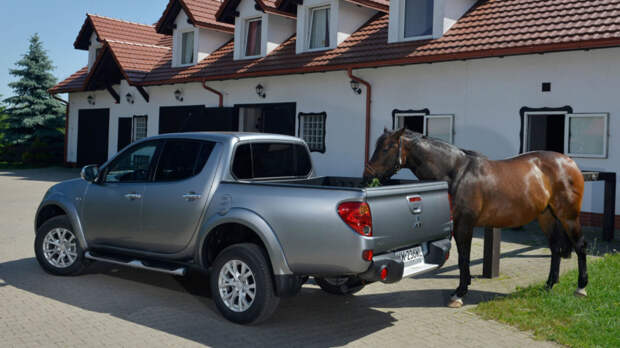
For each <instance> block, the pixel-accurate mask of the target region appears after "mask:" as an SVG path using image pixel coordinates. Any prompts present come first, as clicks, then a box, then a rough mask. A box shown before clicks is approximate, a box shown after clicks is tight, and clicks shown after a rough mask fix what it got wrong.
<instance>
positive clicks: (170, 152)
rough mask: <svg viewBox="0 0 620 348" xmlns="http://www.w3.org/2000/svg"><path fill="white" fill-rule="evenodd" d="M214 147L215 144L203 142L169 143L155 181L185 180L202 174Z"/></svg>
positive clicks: (162, 155)
mask: <svg viewBox="0 0 620 348" xmlns="http://www.w3.org/2000/svg"><path fill="white" fill-rule="evenodd" d="M213 146H214V143H212V142H203V141H187V140H169V141H167V142H166V144H165V145H164V150H163V151H162V154H161V158H160V160H159V163H158V164H157V172H156V174H155V181H174V180H183V179H187V178H190V177H192V176H194V175H196V174H198V173H200V171H201V170H202V168H203V167H204V165H205V163H207V160H208V159H209V156H210V155H211V151H212V150H213Z"/></svg>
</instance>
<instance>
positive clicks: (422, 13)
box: [401, 0, 434, 39]
mask: <svg viewBox="0 0 620 348" xmlns="http://www.w3.org/2000/svg"><path fill="white" fill-rule="evenodd" d="M402 3H404V6H403V7H404V9H401V13H403V21H402V23H403V34H404V38H405V39H410V38H426V37H430V36H432V35H433V17H434V13H433V7H434V4H433V3H434V1H433V0H402Z"/></svg>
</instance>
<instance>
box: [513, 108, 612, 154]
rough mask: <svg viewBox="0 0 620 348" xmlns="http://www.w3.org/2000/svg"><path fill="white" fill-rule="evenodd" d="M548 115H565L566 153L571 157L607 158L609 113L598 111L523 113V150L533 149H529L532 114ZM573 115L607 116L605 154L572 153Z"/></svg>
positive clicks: (604, 141)
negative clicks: (571, 126)
mask: <svg viewBox="0 0 620 348" xmlns="http://www.w3.org/2000/svg"><path fill="white" fill-rule="evenodd" d="M537 115H538V116H548V115H564V154H565V155H566V156H569V157H581V158H607V156H608V152H607V151H608V142H609V114H608V113H604V112H598V113H592V112H588V113H568V112H566V111H529V112H525V113H524V114H523V139H522V141H523V152H528V151H532V150H530V149H529V147H530V146H529V145H530V144H529V137H528V130H529V119H530V116H537ZM571 117H604V118H605V131H604V137H605V139H604V140H603V154H601V155H593V154H580V153H570V152H569V151H568V150H569V146H568V144H569V142H570V139H569V137H570V118H571Z"/></svg>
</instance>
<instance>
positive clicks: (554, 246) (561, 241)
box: [547, 206, 573, 259]
mask: <svg viewBox="0 0 620 348" xmlns="http://www.w3.org/2000/svg"><path fill="white" fill-rule="evenodd" d="M547 209H549V211H550V212H551V215H553V229H552V231H551V236H550V238H549V246H550V248H551V250H552V251H557V252H558V253H559V254H560V256H561V257H562V258H564V259H569V258H570V256H571V252H572V251H573V243H572V242H571V239H570V237H569V236H568V233H567V231H566V229H565V228H564V226H563V225H562V222H560V219H558V217H557V216H556V215H555V213H554V212H553V209H551V206H547Z"/></svg>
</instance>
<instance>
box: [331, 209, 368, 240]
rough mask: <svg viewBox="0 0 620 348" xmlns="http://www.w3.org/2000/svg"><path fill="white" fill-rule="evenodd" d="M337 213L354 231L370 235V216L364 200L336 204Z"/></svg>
mask: <svg viewBox="0 0 620 348" xmlns="http://www.w3.org/2000/svg"><path fill="white" fill-rule="evenodd" d="M338 215H340V218H341V219H342V221H344V222H345V223H346V224H347V225H349V227H351V228H352V229H353V230H355V232H357V233H359V234H361V235H362V236H367V237H370V236H372V216H371V215H370V207H369V206H368V204H367V203H365V202H344V203H340V205H339V206H338Z"/></svg>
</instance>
